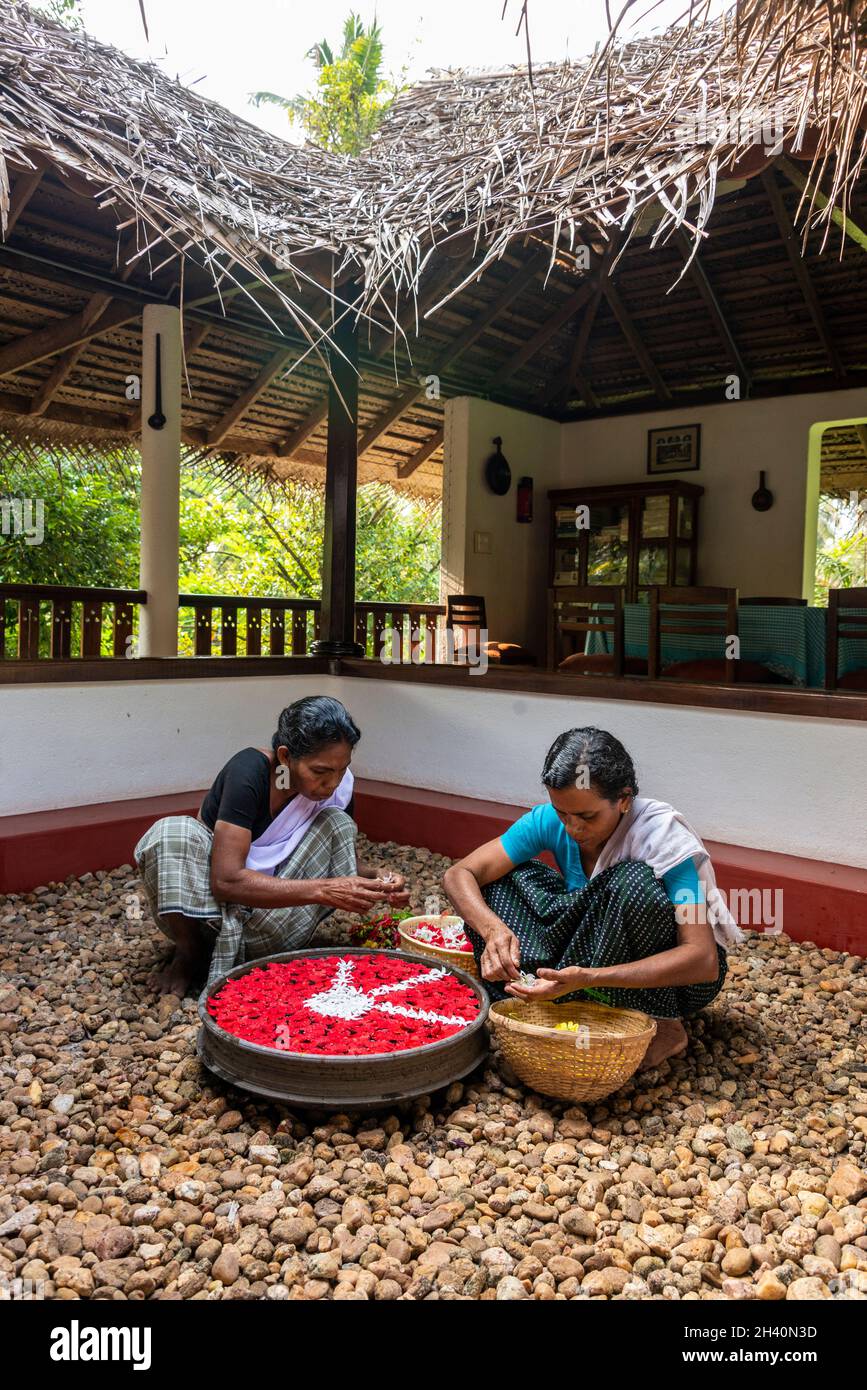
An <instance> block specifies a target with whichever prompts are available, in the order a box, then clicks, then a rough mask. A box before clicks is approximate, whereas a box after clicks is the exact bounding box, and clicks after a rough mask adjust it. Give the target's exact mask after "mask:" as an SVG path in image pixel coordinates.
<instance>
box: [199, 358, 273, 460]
mask: <svg viewBox="0 0 867 1390" xmlns="http://www.w3.org/2000/svg"><path fill="white" fill-rule="evenodd" d="M292 351H293V350H292V349H291V348H283V349H278V350H277V352H275V353H273V354H272V355H271V357H269V358H268V361H267V362H266V363H265V365H264V367H263V368H262V370H261V371H260V372H259V373H258V375H257V376H256V377H255V378H254V380H253V381H251V382H250V385H249V386H248V387H247V389H246V391H242V392H241V394H240V396H238V397H236V399H235V400H234V401H233V402H232V404H231V405H230V406H229V408H228V410H226V411H225V412H224V413H223V415H222V416H221V417H220V419H219V420H218V421H217V423H216V425H214V426H213V427H212V428H211V429H209V430H208V443H209V444H210V445H212V446H215V445H217V444H222V442H223V440H224V439H225V438H226V435H227V434H228V433H229V431H230V430H231V429H232V427H233V426H234V425H236V424H237V423H238V421H239V420H240V419H241V417H242V415H244V414H245V412H246V411H248V410H249V409H250V406H251V405H253V404H254V403H255V402H256V401H257V400H258V399H259V397H260V396H261V395H262V394H263V392H265V391H267V390H268V387H269V386H270V385H271V383H272V382H273V380H274V378H275V377H276V376H278V375H279V373H280V372H281V371H282V370H283V368H284V367H285V366H286V364H287V362H288V361H289V359H290V358H291V356H292Z"/></svg>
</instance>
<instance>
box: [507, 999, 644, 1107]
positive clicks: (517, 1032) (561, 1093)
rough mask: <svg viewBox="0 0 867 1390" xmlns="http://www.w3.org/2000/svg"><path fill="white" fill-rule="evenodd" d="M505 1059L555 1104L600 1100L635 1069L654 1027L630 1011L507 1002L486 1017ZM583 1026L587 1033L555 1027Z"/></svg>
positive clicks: (549, 1002) (600, 1006)
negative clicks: (570, 1024)
mask: <svg viewBox="0 0 867 1390" xmlns="http://www.w3.org/2000/svg"><path fill="white" fill-rule="evenodd" d="M488 1018H489V1021H490V1024H491V1027H492V1028H493V1030H494V1032H495V1033H496V1035H497V1039H498V1041H499V1044H500V1047H501V1048H502V1050H503V1056H504V1057H505V1059H506V1061H507V1062H508V1063H509V1065H510V1066H511V1067H512V1070H513V1071H514V1072H515V1073H516V1075H517V1076H519V1077H520V1078H521V1080H522V1081H523V1082H524V1083H525V1084H526V1085H527V1086H532V1087H533V1089H534V1090H536V1091H540V1092H541V1093H542V1095H545V1096H555V1097H556V1098H557V1099H558V1100H600V1099H601V1098H602V1097H603V1096H608V1095H610V1094H611V1092H612V1091H616V1090H618V1089H619V1087H621V1086H623V1085H624V1084H625V1083H626V1082H627V1081H628V1080H629V1078H630V1076H632V1075H633V1074H634V1072H636V1071H637V1070H638V1067H639V1065H640V1064H641V1060H642V1058H643V1057H644V1054H645V1052H646V1051H647V1049H648V1047H649V1045H650V1041H651V1039H652V1038H653V1036H654V1034H655V1032H656V1023H655V1022H654V1020H653V1019H652V1018H651V1017H650V1016H649V1015H648V1014H643V1013H638V1012H637V1011H636V1010H633V1009H609V1008H606V1006H605V1005H604V1004H591V1003H584V1002H580V1001H579V1002H575V1003H569V1004H558V1003H557V1002H556V1000H537V1001H536V1002H531V1001H530V1000H523V999H520V1000H519V999H506V1000H503V1001H502V1002H501V1003H498V1004H494V1005H493V1006H492V1007H491V1011H490V1013H489V1015H488ZM562 1022H569V1023H578V1024H585V1025H586V1028H587V1031H586V1033H575V1032H571V1031H569V1030H568V1029H558V1028H555V1026H554V1025H555V1024H557V1023H562Z"/></svg>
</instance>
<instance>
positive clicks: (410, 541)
mask: <svg viewBox="0 0 867 1390" xmlns="http://www.w3.org/2000/svg"><path fill="white" fill-rule="evenodd" d="M2 498H22V499H23V498H31V499H36V498H41V499H42V500H43V501H44V507H45V519H44V532H45V534H44V539H43V541H42V543H41V544H39V545H28V544H27V542H26V539H25V538H24V536H17V537H16V536H14V535H12V534H9V535H5V536H0V579H3V580H6V581H7V582H13V581H14V582H18V583H30V584H75V585H84V586H90V587H97V586H104V587H112V588H136V587H137V586H138V538H139V473H138V469H137V468H130V467H128V466H127V465H126V464H125V463H123V461H121V460H120V459H113V460H109V461H107V463H106V464H105V465H104V466H103V467H99V466H98V465H96V464H94V465H92V466H89V467H87V468H84V467H83V466H82V465H81V464H79V463H76V462H72V461H67V462H64V463H60V464H57V465H55V464H54V463H51V462H48V461H47V460H42V461H41V462H36V463H30V462H29V461H28V462H27V464H26V465H25V464H24V463H23V462H18V463H6V464H0V499H2ZM324 529H325V501H324V496H323V494H322V491H321V490H320V489H318V488H314V487H311V486H309V485H308V484H305V483H302V482H292V481H290V482H288V483H287V484H286V485H285V486H284V487H282V488H280V489H274V490H268V489H265V488H263V487H261V485H258V484H257V483H256V481H255V480H253V479H251V480H250V481H249V482H246V483H240V484H233V483H228V482H224V481H218V480H215V479H213V478H212V477H211V476H209V475H208V474H207V473H206V472H203V471H201V470H198V469H196V468H193V467H188V468H185V469H184V471H183V473H182V480H181V502H180V568H181V590H182V592H186V593H199V594H204V593H216V594H238V595H248V596H250V597H267V596H275V595H280V596H283V597H298V598H318V597H319V596H320V595H321V592H322V572H321V569H322V538H323V533H324ZM357 551H358V557H357V565H356V576H357V577H356V585H357V592H358V598H359V599H360V600H365V599H366V600H368V601H371V600H376V599H393V600H402V601H403V602H404V603H436V602H437V599H438V590H439V579H438V571H439V554H440V530H439V507H438V506H434V505H433V504H424V503H421V502H418V501H416V500H414V499H412V498H408V497H403V496H400V495H399V494H397V493H395V492H394V491H393V490H392V489H391V488H390V487H388V486H387V484H385V483H368V484H365V485H364V486H362V487H361V488H360V489H359V492H358V542H357Z"/></svg>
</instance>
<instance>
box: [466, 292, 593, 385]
mask: <svg viewBox="0 0 867 1390" xmlns="http://www.w3.org/2000/svg"><path fill="white" fill-rule="evenodd" d="M592 294H593V281H592V280H590V279H585V280H583V281H582V283H581V284H580V285H579V286H578V288H577V289H576V290H573V291H572V293H571V294H570V295H567V296H566V298H565V299H564V300H563V303H562V304H561V305H560V307H559V308H558V309H557V310H556V311H555V312H554V313H553V314H551V316H550V318H547V319H546V320H545V322H544V323H543V324H542V325H541V327H540V328H539V329H537V331H536V332H535V333H534V334H533V336H532V337H531V338H528V339H527V342H526V343H522V344H521V346H520V347H519V348H518V350H517V351H516V352H513V353H512V356H511V357H509V358H508V359H507V360H506V361H505V362H504V363H503V364H502V365H501V366H499V367H498V368H497V370H496V371H495V372H494V373H493V375H492V376H490V377H489V378H488V380H487V382H486V383H485V389H486V390H487V391H493V390H494V389H495V388H496V387H497V386H502V384H503V382H504V381H508V379H509V377H510V376H514V374H515V372H518V371H520V370H521V368H522V367H524V366H526V364H527V363H528V362H529V361H530V359H531V358H532V357H535V356H536V353H537V352H540V351H541V349H542V348H543V347H544V346H545V344H546V343H547V342H548V341H549V340H550V339H551V338H553V337H554V336H555V334H557V333H559V332H560V329H561V328H563V326H564V325H565V324H567V323H568V322H569V320H570V319H571V318H574V317H575V315H576V314H577V313H578V310H579V309H580V308H581V307H582V305H584V304H586V303H587V301H588V299H590V297H591V295H592Z"/></svg>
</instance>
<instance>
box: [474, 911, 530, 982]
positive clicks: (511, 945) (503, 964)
mask: <svg viewBox="0 0 867 1390" xmlns="http://www.w3.org/2000/svg"><path fill="white" fill-rule="evenodd" d="M520 965H521V948H520V946H519V945H518V938H517V937H516V936H515V933H514V932H512V931H509V928H508V927H507V926H506V925H505V923H504V924H503V926H502V927H494V929H493V930H492V931H490V932H489V933H488V935H487V936H486V937H485V949H484V951H483V952H482V979H483V980H517V978H518V971H519V969H520Z"/></svg>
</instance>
